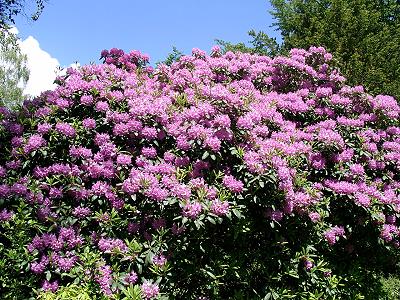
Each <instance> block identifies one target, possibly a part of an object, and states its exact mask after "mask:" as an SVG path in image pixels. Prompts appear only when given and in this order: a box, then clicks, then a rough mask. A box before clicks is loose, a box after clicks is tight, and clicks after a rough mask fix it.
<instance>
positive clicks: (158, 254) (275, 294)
mask: <svg viewBox="0 0 400 300" xmlns="http://www.w3.org/2000/svg"><path fill="white" fill-rule="evenodd" d="M101 55H102V58H103V60H104V63H103V64H101V65H88V66H83V67H80V68H78V69H68V70H67V73H66V75H65V76H60V77H58V78H57V84H58V87H57V88H56V89H55V90H54V91H51V92H46V93H43V94H42V95H41V96H40V97H38V98H36V99H34V100H32V101H27V102H26V103H25V104H24V106H23V107H22V108H21V109H20V110H19V111H18V112H10V111H7V110H6V109H5V108H2V109H1V113H0V118H1V125H0V126H1V127H0V130H1V131H0V134H1V144H0V151H1V156H0V229H1V231H0V270H1V272H0V283H1V286H0V289H1V293H2V295H4V297H2V299H27V298H29V297H36V295H37V294H40V295H42V296H43V295H44V293H45V295H50V294H52V293H53V292H54V293H57V291H59V290H62V289H64V288H65V287H68V286H75V287H76V286H79V287H81V288H82V289H83V290H85V293H87V294H88V295H90V297H92V299H103V298H104V299H108V298H109V299H262V298H264V297H265V299H286V298H293V297H294V298H296V299H333V298H340V299H343V298H347V297H350V298H351V299H356V298H357V297H359V298H360V299H361V297H362V295H367V296H368V295H371V293H375V292H377V291H378V290H379V285H378V284H377V281H376V280H375V279H374V278H375V277H374V276H376V275H377V274H380V272H389V273H390V272H392V271H394V270H396V265H397V262H398V248H399V242H400V238H399V235H400V230H399V227H398V221H397V217H398V216H399V210H400V195H399V192H400V178H399V172H400V124H399V114H400V107H399V105H398V104H397V103H396V101H395V99H394V98H392V97H390V96H383V95H378V96H376V97H374V96H371V95H369V94H367V93H365V92H364V90H363V88H362V87H361V86H356V87H349V86H346V85H345V78H343V77H342V76H341V75H340V73H339V72H338V70H336V69H335V68H333V67H332V66H331V65H330V61H331V59H332V57H331V55H330V54H329V53H326V51H325V50H324V49H323V48H316V47H312V48H310V49H309V50H307V51H306V50H301V49H293V50H292V51H291V53H290V56H289V57H276V58H269V57H265V56H258V55H250V54H244V53H232V52H228V53H226V54H221V53H220V51H219V49H218V47H214V48H213V49H212V51H211V54H210V56H208V55H206V53H205V52H203V51H201V50H198V49H194V50H193V53H192V56H183V57H181V58H180V60H179V61H178V62H175V63H173V64H172V65H171V66H166V65H162V64H161V65H159V66H158V67H157V68H155V69H153V68H151V67H149V66H148V65H147V62H148V57H147V56H146V55H142V54H141V53H139V52H135V51H133V52H131V53H128V54H125V53H124V52H123V51H122V50H118V49H111V50H110V51H106V50H104V51H103V52H102V53H101Z"/></svg>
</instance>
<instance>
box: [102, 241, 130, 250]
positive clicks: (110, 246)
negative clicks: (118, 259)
mask: <svg viewBox="0 0 400 300" xmlns="http://www.w3.org/2000/svg"><path fill="white" fill-rule="evenodd" d="M98 246H99V249H100V250H101V251H103V252H105V253H113V252H116V251H117V252H127V251H128V247H127V246H126V244H125V243H124V242H123V241H122V240H120V239H112V238H101V239H100V240H99V243H98Z"/></svg>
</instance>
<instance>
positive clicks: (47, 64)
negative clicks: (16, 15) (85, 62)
mask: <svg viewBox="0 0 400 300" xmlns="http://www.w3.org/2000/svg"><path fill="white" fill-rule="evenodd" d="M9 31H10V32H12V33H14V34H16V35H18V33H19V31H18V29H17V28H16V27H12V28H11V29H10V30H9ZM18 43H19V46H20V48H21V52H22V53H24V54H26V56H27V66H28V69H29V71H30V74H29V80H28V82H27V84H26V86H25V88H24V94H25V95H26V96H38V95H40V93H41V92H44V91H47V90H53V89H55V88H56V86H57V85H56V84H54V83H53V82H54V79H55V78H56V76H57V75H65V73H66V67H63V68H62V70H60V63H59V61H58V60H57V59H56V58H54V57H52V56H51V55H50V54H49V53H48V52H46V51H45V50H43V49H42V48H40V44H39V41H38V40H36V39H35V38H34V37H33V36H29V37H28V38H26V39H25V40H19V41H18ZM69 67H72V68H74V69H75V68H78V67H80V64H79V63H73V64H70V65H69ZM21 87H23V86H22V83H21Z"/></svg>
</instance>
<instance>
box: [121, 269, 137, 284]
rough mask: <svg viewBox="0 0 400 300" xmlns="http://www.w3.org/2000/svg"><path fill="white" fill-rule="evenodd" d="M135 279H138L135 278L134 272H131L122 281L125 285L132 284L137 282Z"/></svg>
mask: <svg viewBox="0 0 400 300" xmlns="http://www.w3.org/2000/svg"><path fill="white" fill-rule="evenodd" d="M137 279H138V276H137V274H136V272H134V271H132V272H130V273H128V274H126V276H125V278H124V281H125V282H126V283H127V284H134V283H135V282H136V281H137Z"/></svg>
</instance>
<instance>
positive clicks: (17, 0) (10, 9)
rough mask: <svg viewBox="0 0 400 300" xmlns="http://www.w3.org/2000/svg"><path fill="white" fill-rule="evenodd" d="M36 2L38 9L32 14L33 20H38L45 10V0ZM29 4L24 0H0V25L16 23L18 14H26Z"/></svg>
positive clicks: (36, 0)
mask: <svg viewBox="0 0 400 300" xmlns="http://www.w3.org/2000/svg"><path fill="white" fill-rule="evenodd" d="M28 2H33V1H28ZM35 2H36V4H35V6H36V9H35V11H34V13H32V14H31V16H30V19H32V20H33V21H36V20H37V19H38V18H39V16H40V15H41V13H42V12H43V9H44V2H45V0H35ZM27 5H28V4H27V3H26V1H23V0H0V27H2V28H4V27H6V26H7V25H9V24H15V17H16V16H18V15H20V14H23V15H25V14H26V9H25V7H26V6H27Z"/></svg>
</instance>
